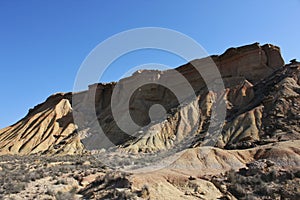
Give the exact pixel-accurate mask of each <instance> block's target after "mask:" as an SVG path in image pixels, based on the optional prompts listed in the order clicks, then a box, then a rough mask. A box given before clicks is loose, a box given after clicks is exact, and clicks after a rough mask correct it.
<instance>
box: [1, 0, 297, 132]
mask: <svg viewBox="0 0 300 200" xmlns="http://www.w3.org/2000/svg"><path fill="white" fill-rule="evenodd" d="M299 11H300V1H299V0H287V1H282V0H263V1H262V0H248V1H240V0H227V1H217V0H188V1H179V0H178V1H177V0H151V1H150V0H114V1H104V0H97V1H96V0H94V1H93V0H89V1H84V0H76V1H73V0H53V1H50V0H44V1H39V0H35V1H33V0H26V1H22V0H1V1H0V66H1V73H0V87H1V99H0V128H2V127H5V126H8V125H10V124H12V123H14V122H16V121H17V120H19V119H21V118H22V117H24V116H25V114H26V113H27V111H28V109H29V108H32V107H33V106H35V105H36V104H38V103H41V102H43V101H44V100H45V99H46V98H47V97H48V96H49V95H51V94H53V93H56V92H67V91H72V88H73V83H74V79H75V76H76V73H77V70H78V69H79V67H80V64H81V63H82V61H83V60H84V58H85V57H86V56H87V55H88V53H89V52H90V51H91V50H92V49H93V48H94V47H95V46H96V45H97V44H99V43H100V42H101V41H103V40H105V39H107V38H108V37H110V36H112V35H114V34H117V33H119V32H121V31H125V30H128V29H132V28H138V27H148V26H155V27H165V28H170V29H174V30H177V31H180V32H182V33H184V34H186V35H188V36H190V37H192V38H194V39H195V40H196V41H197V42H198V43H200V44H201V45H202V46H203V47H204V48H205V49H206V51H207V52H208V53H209V54H219V53H222V52H223V51H224V50H226V49H227V48H229V47H232V46H241V45H244V44H249V43H253V42H260V43H262V44H263V43H272V44H275V45H278V46H280V47H281V50H282V54H283V56H284V59H285V61H286V62H288V61H289V60H290V59H292V58H298V59H300V52H299V47H300V38H299V37H300V36H299V35H300V20H299V19H300V17H299V13H300V12H299ZM144 62H145V63H149V62H159V63H165V64H167V65H170V66H173V67H176V66H178V65H180V64H182V60H180V59H178V58H176V57H174V56H172V55H168V54H159V55H158V56H156V54H155V52H149V54H145V53H143V54H139V53H136V54H135V55H134V56H133V55H129V57H128V58H127V59H120V60H118V63H117V64H116V65H115V68H114V70H112V72H113V73H108V74H107V77H106V78H105V79H104V80H105V81H111V80H118V79H119V77H120V75H121V74H122V73H121V72H122V70H124V69H125V68H126V67H132V65H137V64H143V63H144ZM125 71H126V70H125Z"/></svg>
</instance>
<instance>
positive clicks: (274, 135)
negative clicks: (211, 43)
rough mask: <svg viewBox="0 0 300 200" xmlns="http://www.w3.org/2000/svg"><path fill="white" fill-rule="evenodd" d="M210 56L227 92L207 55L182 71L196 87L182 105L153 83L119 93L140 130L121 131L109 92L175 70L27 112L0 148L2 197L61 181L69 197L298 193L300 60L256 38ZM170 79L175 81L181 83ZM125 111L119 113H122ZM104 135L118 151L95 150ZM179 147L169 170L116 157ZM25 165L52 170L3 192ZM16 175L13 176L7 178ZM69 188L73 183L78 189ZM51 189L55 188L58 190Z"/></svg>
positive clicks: (0, 137) (30, 193) (93, 88)
mask: <svg viewBox="0 0 300 200" xmlns="http://www.w3.org/2000/svg"><path fill="white" fill-rule="evenodd" d="M211 59H212V60H213V61H214V62H215V63H216V65H217V66H218V68H219V70H220V73H221V75H222V78H223V81H224V85H225V89H224V90H223V91H214V90H208V88H207V87H206V85H205V82H204V79H203V78H202V77H201V75H200V74H199V73H198V71H197V70H195V68H194V66H202V65H205V64H206V63H207V58H203V59H198V60H193V61H191V62H190V63H187V64H185V65H183V66H180V67H178V68H176V72H179V73H181V74H182V75H183V76H184V77H185V79H186V80H188V82H189V83H190V84H191V86H192V88H193V90H194V92H195V94H196V96H195V97H193V98H186V99H184V103H182V104H179V101H178V99H177V98H176V95H174V93H172V92H171V91H170V90H169V88H167V87H164V86H162V85H156V84H146V85H143V86H141V87H139V88H137V89H136V90H135V91H134V92H133V93H132V95H131V96H130V97H123V96H118V98H117V99H119V101H118V102H117V106H120V105H122V104H124V103H125V102H127V101H128V102H129V111H130V115H131V116H132V119H133V121H134V122H135V123H136V124H139V125H140V126H142V127H143V128H133V129H132V130H131V131H132V132H131V133H132V134H126V133H125V132H124V131H123V130H122V129H120V127H119V126H118V124H117V123H116V120H115V119H114V117H113V113H112V108H111V101H112V95H113V92H114V91H118V90H120V88H118V87H117V84H119V85H121V86H128V85H129V86H130V85H134V84H136V83H137V82H139V81H141V79H143V78H145V77H146V78H147V79H149V80H157V79H160V80H172V79H174V77H175V73H174V71H172V70H167V71H156V70H142V71H138V72H136V73H134V74H133V75H132V76H130V77H127V78H125V79H122V80H120V82H118V83H107V84H101V83H100V84H94V85H90V86H89V88H88V90H86V91H82V92H79V93H75V94H71V93H58V94H54V95H52V96H50V97H49V98H48V99H47V100H46V101H45V102H44V103H42V104H39V105H37V106H36V107H34V108H33V109H30V111H29V113H28V114H27V115H26V116H25V117H24V118H23V119H21V120H20V121H18V122H17V123H16V124H13V125H11V126H9V127H7V128H4V129H2V130H0V155H3V154H13V155H14V156H11V157H9V156H8V157H7V158H6V157H5V156H3V157H1V159H2V161H1V162H0V173H1V174H2V176H3V177H4V178H3V181H2V182H1V183H2V186H1V187H0V198H2V197H3V198H4V199H5V198H11V197H12V198H15V199H26V198H35V197H36V196H37V195H38V196H39V197H41V198H42V196H43V198H45V199H57V195H58V194H59V195H58V196H59V197H61V195H62V194H64V193H62V189H61V188H63V192H66V194H68V195H69V196H64V199H68V198H70V199H299V198H300V191H299V189H298V186H299V180H300V169H299V164H300V149H299V144H300V143H299V141H300V128H299V124H300V117H299V116H300V103H299V102H300V63H299V62H297V61H295V60H294V61H293V62H291V63H290V64H284V61H283V59H282V57H281V54H280V49H279V48H278V47H276V46H274V45H270V44H266V45H263V46H260V45H259V44H258V43H255V44H251V45H247V46H243V47H238V48H230V49H228V50H227V51H226V52H225V53H224V54H222V55H220V56H212V57H211ZM212 81H214V80H212ZM170 82H171V83H172V84H174V85H173V86H174V87H180V85H183V84H185V83H183V82H181V81H180V80H176V81H175V82H172V81H170ZM129 88H130V87H129ZM122 90H129V89H128V88H126V87H124V88H122ZM117 94H119V93H118V92H117ZM74 97H76V98H74ZM74 99H75V100H74ZM155 104H161V105H162V106H163V107H164V108H165V111H166V113H165V115H164V116H163V117H162V118H156V119H153V118H152V117H151V113H150V114H149V109H150V108H151V107H152V106H153V105H155ZM220 104H224V105H225V107H226V116H225V120H224V121H221V122H219V121H214V120H213V119H214V118H213V116H212V110H213V109H214V108H216V106H218V105H220ZM94 110H95V112H94ZM91 113H94V115H93V114H91ZM124 113H125V112H120V113H118V114H119V116H120V117H121V118H122V117H124ZM74 114H75V115H76V123H74V117H73V116H74ZM217 114H218V113H217ZM99 126H101V128H102V130H101V133H99V128H98V127H99ZM208 127H211V128H210V129H209V128H208ZM218 130H221V131H220V132H218ZM216 132H218V134H215V133H216ZM101 134H102V136H103V137H99V135H100V136H101ZM107 141H110V144H111V145H112V146H117V151H116V152H114V153H115V154H104V153H103V152H104V150H101V151H89V150H98V149H99V148H107V149H108V148H109V147H111V146H110V145H109V143H108V142H107ZM173 149H176V151H175V152H174V156H177V157H176V159H174V160H172V162H170V163H169V164H168V165H167V166H164V168H158V169H157V170H155V171H153V170H152V171H151V172H148V171H147V170H146V169H144V168H142V169H141V170H140V171H138V170H137V171H136V172H135V173H134V174H129V173H122V172H119V171H116V168H117V169H118V167H120V166H121V165H125V167H124V168H122V170H124V169H125V170H126V169H128V168H126V167H128V166H129V167H130V165H132V164H131V162H127V163H126V160H125V162H124V160H122V162H123V163H121V164H120V163H119V162H120V160H119V158H120V155H121V156H123V155H124V154H122V153H124V152H125V153H128V154H127V155H130V156H136V155H138V156H140V155H141V157H142V158H143V156H144V155H146V154H154V155H155V153H157V152H168V151H170V150H173ZM119 152H120V153H121V154H118V153H119ZM32 154H34V155H32ZM36 154H38V155H40V156H35V155H36ZM66 154H68V156H66ZM69 154H74V155H75V156H74V157H71V156H70V155H69ZM90 154H92V155H93V156H90ZM16 155H22V156H21V157H18V156H16ZM49 155H51V157H49ZM53 155H60V156H61V155H64V156H65V157H60V156H54V157H52V156H53ZM77 155H80V156H77ZM101 156H102V157H101ZM65 158H66V160H65ZM96 158H98V159H96ZM27 159H28V161H27V162H28V163H26V161H24V160H27ZM52 159H53V160H52ZM56 159H58V160H56ZM80 159H83V160H80ZM147 159H149V157H147ZM147 159H146V160H147ZM159 159H160V158H159ZM146 160H142V161H143V164H145V163H146ZM103 162H104V163H105V164H107V163H109V164H111V165H109V167H111V168H113V167H115V169H113V170H112V169H110V168H109V167H107V166H106V167H105V166H103ZM13 163H17V165H18V166H15V168H14V167H13V166H12V165H13ZM24 163H25V164H24ZM128 163H129V164H128ZM138 164H139V163H134V165H135V166H138ZM26 166H30V167H29V169H28V171H27V173H29V174H30V175H31V173H32V172H33V171H34V172H35V171H38V174H40V173H41V172H42V171H43V170H44V171H46V172H44V175H43V177H42V178H41V179H37V180H35V178H31V182H30V183H29V184H28V185H29V186H27V187H26V188H25V189H24V190H23V191H21V192H20V191H19V192H17V193H16V194H14V195H11V194H10V193H9V192H3V188H4V189H5V190H9V188H13V189H14V188H15V186H14V185H18V184H17V183H19V180H18V179H17V177H18V176H17V175H16V172H18V170H19V171H21V170H22V169H23V168H26ZM55 167H57V168H55ZM13 168H14V169H13ZM11 169H13V170H11ZM64 170H66V171H67V172H64V173H61V171H64ZM53 171H54V172H53ZM51 173H54V174H51ZM74 174H75V175H74ZM10 176H11V177H13V178H9V179H8V178H7V177H10ZM49 176H52V177H59V178H66V177H67V179H66V180H67V182H68V185H65V186H64V187H61V186H62V185H60V183H57V182H53V180H52V179H50V178H49ZM72 176H73V177H72ZM11 179H13V181H15V182H14V184H10V185H8V183H6V182H7V181H11ZM15 179H16V180H15ZM24 179H26V178H24ZM26 181H27V180H26ZM27 182H28V181H27ZM57 184H58V186H57ZM30 185H31V186H30ZM32 185H34V187H33V186H32ZM70 185H72V187H76V188H77V189H76V192H75V193H76V195H75V194H74V190H73V189H72V188H71V187H70ZM33 188H38V189H33ZM45 188H48V190H49V188H51V191H52V190H53V191H59V192H58V193H57V195H55V196H54V195H53V194H52V193H51V192H49V191H48V190H47V191H46V189H45ZM2 193H3V194H4V196H1V195H2ZM70 193H72V198H71V197H70ZM170 194H171V195H170Z"/></svg>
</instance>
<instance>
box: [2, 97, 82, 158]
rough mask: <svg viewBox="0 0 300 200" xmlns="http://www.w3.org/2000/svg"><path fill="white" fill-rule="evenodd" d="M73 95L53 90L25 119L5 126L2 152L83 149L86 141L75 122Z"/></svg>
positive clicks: (71, 151)
mask: <svg viewBox="0 0 300 200" xmlns="http://www.w3.org/2000/svg"><path fill="white" fill-rule="evenodd" d="M71 97H72V95H71V94H70V93H68V94H62V93H58V94H54V95H52V96H50V97H49V98H48V99H47V100H46V101H45V103H43V104H40V105H37V106H36V107H34V108H33V109H31V110H30V111H29V113H28V115H27V116H26V117H25V118H24V119H22V120H21V121H19V122H17V123H16V124H14V125H12V126H10V127H7V128H5V129H2V130H1V131H0V141H1V142H0V153H1V154H21V155H24V154H34V153H41V152H60V153H61V154H75V153H76V154H78V153H82V151H83V145H82V143H81V142H80V138H79V137H78V135H77V132H76V126H75V125H74V124H73V118H72V107H71V103H70V99H71Z"/></svg>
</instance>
